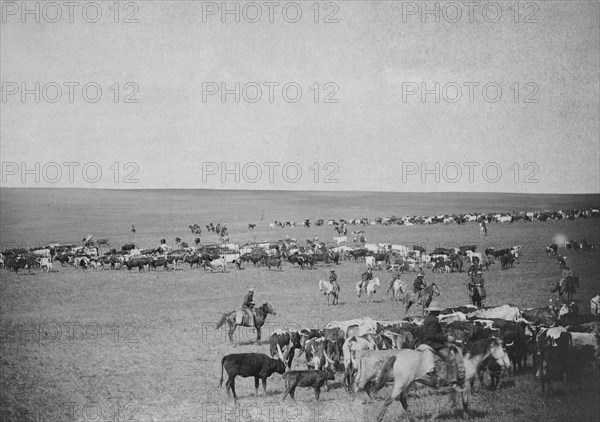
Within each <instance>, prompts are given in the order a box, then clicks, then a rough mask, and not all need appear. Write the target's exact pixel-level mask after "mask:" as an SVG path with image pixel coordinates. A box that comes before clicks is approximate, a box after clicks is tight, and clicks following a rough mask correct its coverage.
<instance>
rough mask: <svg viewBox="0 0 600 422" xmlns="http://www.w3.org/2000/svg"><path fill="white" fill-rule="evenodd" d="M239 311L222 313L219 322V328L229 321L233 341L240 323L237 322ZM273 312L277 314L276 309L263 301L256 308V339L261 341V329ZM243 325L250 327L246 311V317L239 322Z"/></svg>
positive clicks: (230, 338)
mask: <svg viewBox="0 0 600 422" xmlns="http://www.w3.org/2000/svg"><path fill="white" fill-rule="evenodd" d="M236 312H237V311H231V312H228V313H225V314H222V315H221V319H220V320H219V322H218V323H217V329H219V328H221V326H222V325H223V324H225V323H226V322H227V324H229V333H228V334H229V340H230V341H231V342H233V332H234V331H235V329H236V327H237V326H238V324H237V323H236V322H235V314H236ZM268 314H272V315H276V313H275V310H274V309H273V307H272V306H271V305H269V304H268V303H263V304H262V305H261V306H260V307H258V308H254V315H255V318H254V321H255V328H256V341H260V329H261V328H262V326H263V325H264V324H265V319H267V315H268ZM239 325H242V326H243V327H249V326H250V324H249V321H248V315H247V314H246V313H244V318H243V319H242V323H241V324H239Z"/></svg>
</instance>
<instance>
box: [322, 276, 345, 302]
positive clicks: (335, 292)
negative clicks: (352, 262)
mask: <svg viewBox="0 0 600 422" xmlns="http://www.w3.org/2000/svg"><path fill="white" fill-rule="evenodd" d="M319 291H320V292H323V294H324V295H326V296H327V305H329V296H333V300H332V305H335V304H339V295H340V286H339V284H337V283H335V284H333V283H330V282H329V281H326V280H319Z"/></svg>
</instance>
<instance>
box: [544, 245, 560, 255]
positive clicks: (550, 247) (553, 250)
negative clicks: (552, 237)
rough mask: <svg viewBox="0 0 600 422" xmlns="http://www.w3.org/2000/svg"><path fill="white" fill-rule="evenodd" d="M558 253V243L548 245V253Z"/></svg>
mask: <svg viewBox="0 0 600 422" xmlns="http://www.w3.org/2000/svg"><path fill="white" fill-rule="evenodd" d="M557 253H558V245H557V244H556V243H552V244H550V245H548V246H546V255H548V256H554V255H556V254H557Z"/></svg>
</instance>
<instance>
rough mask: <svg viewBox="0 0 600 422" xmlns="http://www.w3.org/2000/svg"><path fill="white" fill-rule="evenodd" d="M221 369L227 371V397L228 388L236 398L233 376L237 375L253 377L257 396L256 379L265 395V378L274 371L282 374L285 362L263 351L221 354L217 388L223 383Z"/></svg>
mask: <svg viewBox="0 0 600 422" xmlns="http://www.w3.org/2000/svg"><path fill="white" fill-rule="evenodd" d="M223 369H225V370H226V371H227V376H228V379H227V382H226V383H225V388H226V391H227V396H228V397H229V395H230V394H229V389H231V392H232V393H233V398H234V399H235V400H237V395H236V393H235V377H237V376H238V375H239V376H241V377H244V378H247V377H254V389H255V394H256V396H257V397H258V380H259V379H261V380H262V385H263V390H264V392H265V396H266V395H267V378H269V377H270V376H271V375H273V374H274V373H278V374H283V373H284V372H285V363H283V361H281V360H278V359H273V358H270V357H269V356H267V355H265V354H264V353H234V354H230V355H226V356H223V359H221V380H220V381H219V388H220V387H221V386H222V385H223Z"/></svg>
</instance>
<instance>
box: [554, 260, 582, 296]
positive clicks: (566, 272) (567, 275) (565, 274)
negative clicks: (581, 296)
mask: <svg viewBox="0 0 600 422" xmlns="http://www.w3.org/2000/svg"><path fill="white" fill-rule="evenodd" d="M578 287H579V277H576V276H574V275H573V271H571V268H570V267H569V266H568V265H565V267H564V268H563V270H562V275H561V279H560V280H558V281H557V283H556V285H555V286H554V289H552V290H551V291H550V292H551V293H554V292H558V297H559V298H562V297H563V294H564V293H565V292H566V293H567V294H568V296H569V297H568V299H569V300H571V299H572V298H573V294H575V293H576V292H577V288H578Z"/></svg>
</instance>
